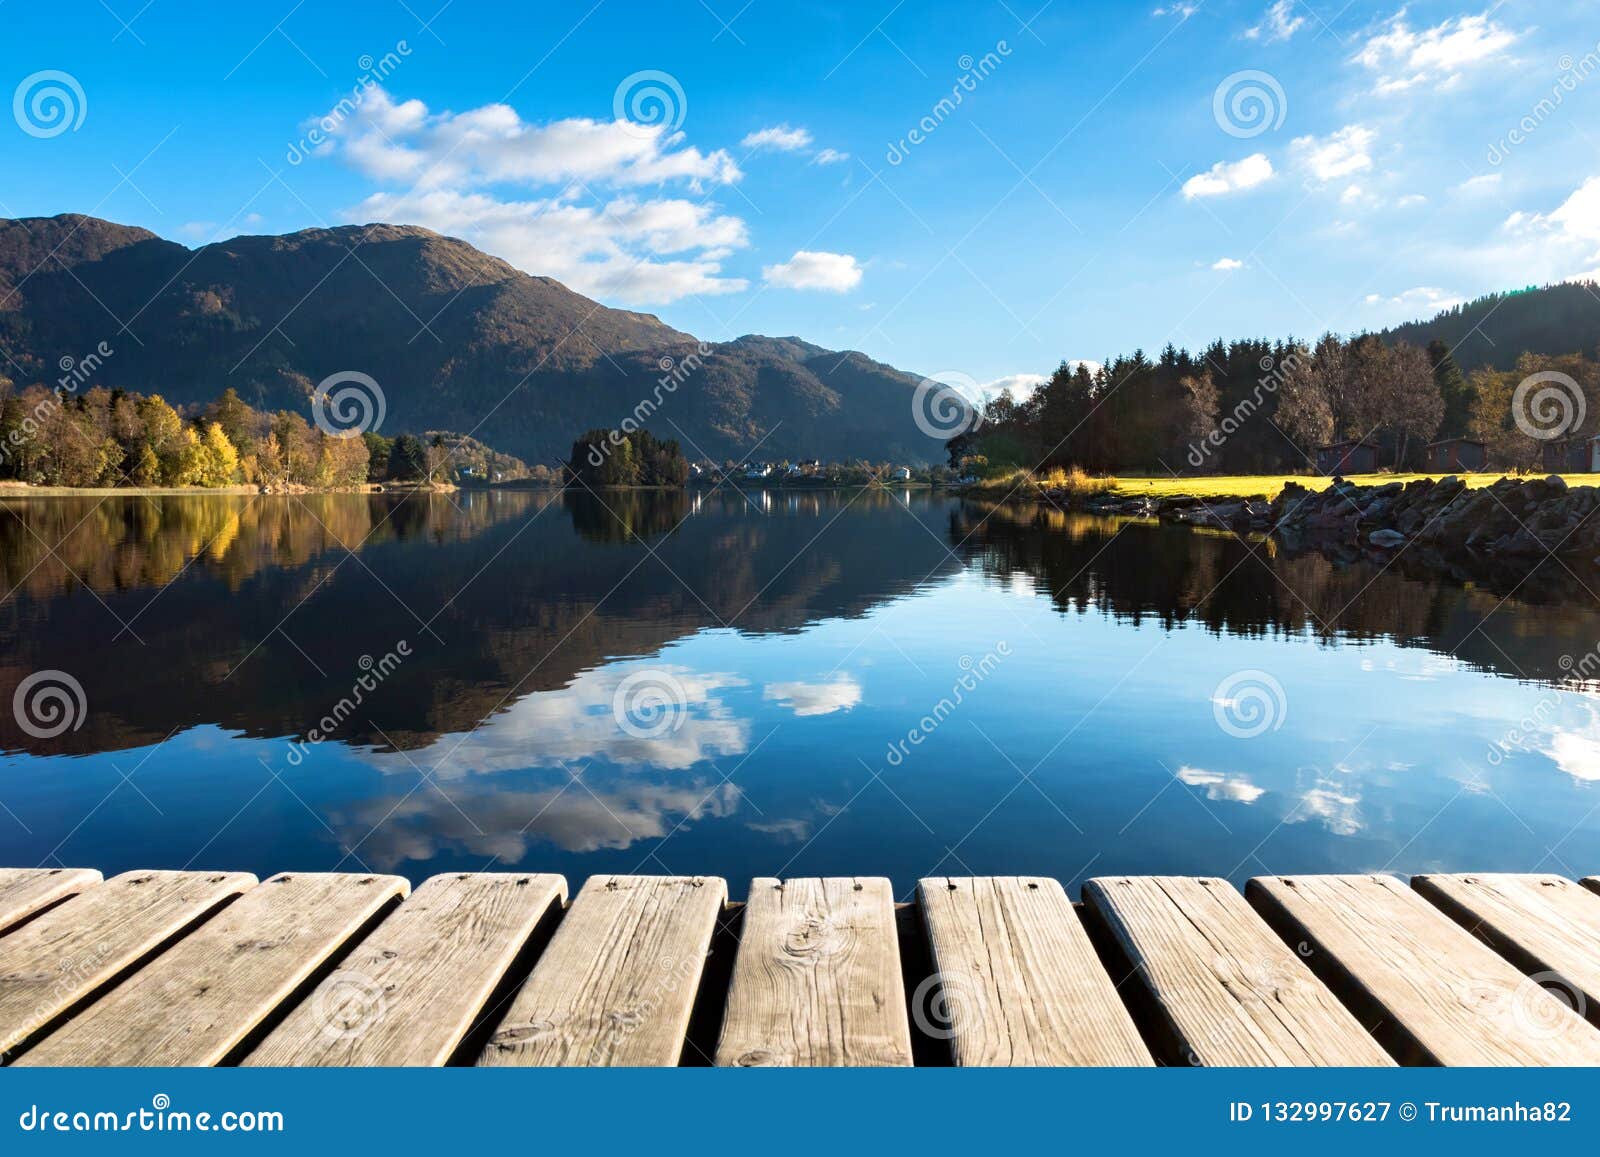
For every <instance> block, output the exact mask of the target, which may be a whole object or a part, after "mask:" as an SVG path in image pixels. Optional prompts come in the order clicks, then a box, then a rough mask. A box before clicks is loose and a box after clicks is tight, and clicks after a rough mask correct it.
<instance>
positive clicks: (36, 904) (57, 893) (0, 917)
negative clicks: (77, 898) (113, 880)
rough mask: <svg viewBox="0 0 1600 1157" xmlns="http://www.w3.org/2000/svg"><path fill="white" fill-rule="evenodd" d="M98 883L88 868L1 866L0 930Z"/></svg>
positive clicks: (95, 874)
mask: <svg viewBox="0 0 1600 1157" xmlns="http://www.w3.org/2000/svg"><path fill="white" fill-rule="evenodd" d="M99 882H100V873H99V872H96V871H94V870H93V869H91V868H0V932H3V931H4V930H5V929H7V928H10V927H11V926H12V925H13V924H15V923H17V922H18V921H19V920H26V919H27V918H28V917H29V916H32V915H33V914H34V913H35V912H38V911H41V910H43V909H45V908H48V907H50V905H52V904H54V903H55V902H56V901H57V900H64V899H65V898H66V897H68V896H72V895H76V894H77V893H79V892H81V891H83V890H84V889H85V888H87V887H88V886H89V885H90V884H98V883H99Z"/></svg>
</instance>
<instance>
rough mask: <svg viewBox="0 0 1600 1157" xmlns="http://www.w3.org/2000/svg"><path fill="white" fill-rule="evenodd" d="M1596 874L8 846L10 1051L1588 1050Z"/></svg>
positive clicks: (612, 1057)
mask: <svg viewBox="0 0 1600 1157" xmlns="http://www.w3.org/2000/svg"><path fill="white" fill-rule="evenodd" d="M1597 1025H1600V879H1597V878H1590V879H1587V880H1584V881H1583V882H1582V883H1581V884H1580V883H1575V882H1573V881H1571V880H1568V879H1565V878H1562V877H1559V876H1546V875H1456V876H1418V877H1416V878H1415V879H1414V880H1412V881H1411V882H1410V885H1409V886H1408V885H1407V883H1406V882H1405V881H1403V880H1401V879H1398V878H1396V877H1393V876H1383V875H1368V876H1284V877H1266V878H1260V879H1255V880H1252V881H1250V883H1249V885H1248V886H1247V887H1246V888H1245V890H1244V892H1243V893H1242V894H1241V893H1240V892H1239V891H1238V890H1237V889H1235V888H1234V887H1233V886H1232V885H1230V884H1229V883H1227V882H1226V881H1224V880H1220V879H1197V878H1188V877H1109V878H1100V879H1094V880H1090V881H1089V882H1088V883H1087V884H1086V885H1085V887H1084V891H1083V903H1082V904H1081V905H1075V904H1073V903H1072V902H1071V901H1070V900H1069V898H1068V896H1067V894H1066V892H1065V891H1064V890H1063V889H1062V887H1061V885H1060V884H1059V883H1057V882H1056V881H1055V880H1051V879H1043V878H1019V877H992V878H954V877H952V878H944V877H941V878H938V879H928V880H923V881H921V882H920V883H919V885H918V887H917V891H916V899H915V902H914V903H909V904H897V903H896V902H895V900H894V894H893V892H892V891H891V889H890V885H889V882H888V881H887V880H883V879H872V878H858V879H825V880H819V879H797V880H775V879H758V880H754V881H751V883H750V890H749V899H748V900H747V901H745V902H743V903H738V904H730V903H729V902H728V888H727V885H726V883H725V882H724V881H723V880H721V879H717V878H715V877H668V876H596V877H593V878H591V879H590V880H589V881H588V882H587V883H585V884H584V886H583V888H582V890H581V891H579V892H578V894H577V895H576V897H574V898H573V899H572V900H571V902H570V903H569V902H568V897H567V884H566V881H565V880H563V879H562V878H561V877H560V876H554V875H532V874H526V873H497V874H449V875H442V876H435V877H433V878H432V879H430V880H428V881H427V882H426V883H424V884H423V885H421V886H420V887H419V888H417V889H416V891H415V892H414V893H413V892H411V890H410V887H409V885H408V883H407V882H406V881H405V880H404V879H401V878H400V877H397V876H377V875H346V874H315V873H306V874H300V873H285V874H283V875H279V876H274V877H272V878H270V879H268V880H265V881H262V882H259V883H258V882H257V881H256V879H255V878H254V877H253V876H250V875H247V874H244V873H237V872H171V871H140V872H127V873H124V874H122V875H120V876H116V877H114V878H112V879H109V880H103V879H102V878H101V876H100V873H98V872H95V871H90V870H83V869H9V870H8V869H0V1056H3V1057H4V1059H5V1061H6V1063H8V1064H15V1065H235V1064H242V1065H445V1064H452V1065H462V1064H466V1065H471V1064H481V1065H580V1066H603V1065H648V1066H667V1065H710V1064H715V1065H876V1066H900V1065H913V1064H915V1065H949V1064H956V1065H1153V1064H1159V1065H1392V1064H1396V1063H1399V1064H1429V1065H1569V1064H1581V1065H1590V1064H1600V1028H1597V1027H1596V1026H1597Z"/></svg>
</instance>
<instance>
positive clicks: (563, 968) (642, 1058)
mask: <svg viewBox="0 0 1600 1157" xmlns="http://www.w3.org/2000/svg"><path fill="white" fill-rule="evenodd" d="M727 898H728V886H727V884H726V882H724V881H723V880H720V879H718V878H716V877H714V876H693V877H688V876H592V877H590V879H589V882H588V883H586V884H585V885H584V886H583V890H582V891H580V892H579V893H578V897H577V899H576V900H574V901H573V902H572V907H571V908H570V909H569V910H568V912H567V914H566V916H565V918H563V920H562V921H561V926H560V927H559V928H557V929H556V934H555V935H554V936H553V937H552V938H551V940H550V945H549V947H547V948H546V949H545V952H544V955H543V956H542V957H541V958H540V960H539V963H538V964H537V965H535V967H534V970H533V974H532V975H531V976H529V977H528V981H527V983H526V984H524V985H523V986H522V990H521V991H520V992H519V993H518V994H517V997H516V1000H514V1001H513V1002H512V1005H511V1009H510V1011H509V1012H508V1013H507V1014H506V1018H505V1020H503V1021H502V1022H501V1023H500V1026H499V1028H498V1029H496V1031H495V1033H494V1036H493V1037H492V1038H490V1041H489V1043H488V1045H487V1046H485V1048H484V1051H483V1055H482V1057H481V1058H480V1059H479V1062H478V1063H479V1064H485V1065H638V1066H663V1065H676V1064H677V1063H678V1058H679V1056H680V1054H681V1053H682V1051H683V1043H684V1033H685V1031H686V1030H687V1028H688V1025H689V1016H690V1013H691V1012H692V1011H693V1009H694V1000H695V994H696V993H697V991H698V990H699V986H700V974H701V972H702V970H703V969H704V967H705V958H706V951H707V948H708V947H709V945H710V943H711V934H712V932H713V931H714V930H715V928H716V922H717V914H718V912H719V911H721V909H722V905H723V904H724V903H725V902H726V900H727Z"/></svg>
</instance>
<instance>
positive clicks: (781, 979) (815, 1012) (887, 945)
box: [716, 877, 911, 1066]
mask: <svg viewBox="0 0 1600 1157" xmlns="http://www.w3.org/2000/svg"><path fill="white" fill-rule="evenodd" d="M716 1063H717V1064H719V1065H811V1066H815V1065H828V1066H841V1065H877V1066H890V1065H909V1064H910V1063H911V1029H910V1025H909V1023H908V1021H907V1019H906V994H905V985H904V984H903V982H902V981H901V977H900V944H899V941H898V939H897V937H896V932H895V918H894V892H893V890H892V888H891V887H890V884H889V881H888V880H885V879H875V878H866V877H863V878H857V879H831V880H788V881H779V880H775V879H758V880H753V881H751V883H750V902H749V904H747V905H746V907H745V914H744V926H743V930H742V932H741V933H740V936H739V953H738V956H737V958H736V960H735V963H734V969H733V981H732V984H731V986H730V988H729V991H728V1003H727V1011H726V1013H725V1015H724V1018H723V1022H722V1039H721V1040H720V1041H719V1042H718V1044H717V1055H716Z"/></svg>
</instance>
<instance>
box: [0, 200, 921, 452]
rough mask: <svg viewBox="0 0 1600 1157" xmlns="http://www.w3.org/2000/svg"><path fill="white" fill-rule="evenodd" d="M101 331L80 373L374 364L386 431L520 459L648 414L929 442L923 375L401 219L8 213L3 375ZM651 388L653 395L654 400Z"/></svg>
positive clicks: (233, 373) (123, 378)
mask: <svg viewBox="0 0 1600 1157" xmlns="http://www.w3.org/2000/svg"><path fill="white" fill-rule="evenodd" d="M101 342H105V343H106V344H107V345H108V346H109V347H110V349H111V351H112V352H111V354H110V355H109V356H106V357H105V358H104V359H103V364H102V365H100V366H99V367H98V368H97V370H96V372H95V374H94V375H93V378H92V381H93V383H94V384H98V385H104V386H108V387H118V386H120V387H124V388H126V389H130V390H138V391H142V392H156V393H160V394H163V395H164V396H165V397H166V398H167V400H168V401H169V402H173V403H174V404H192V403H203V402H209V401H211V400H212V399H214V398H215V397H217V395H218V394H220V393H221V392H222V391H223V390H224V389H226V388H228V387H229V386H232V387H233V388H234V389H236V390H237V391H238V392H239V394H240V396H241V397H243V398H244V399H245V400H246V401H248V402H249V403H250V404H251V405H253V406H256V407H258V408H267V409H292V410H295V411H297V412H299V413H301V414H303V415H304V414H308V413H309V406H310V401H309V400H310V397H311V394H312V391H313V390H314V389H315V387H316V384H317V383H318V382H320V381H321V380H322V379H324V378H326V377H328V376H329V375H332V374H335V373H339V372H341V371H358V372H360V373H364V374H367V375H370V376H371V377H372V378H373V379H375V380H376V381H377V382H378V384H379V386H380V388H381V389H382V391H383V395H384V404H385V407H386V417H385V420H384V422H383V426H382V432H384V433H387V434H394V433H399V432H414V433H419V432H421V431H423V430H429V429H442V430H460V431H463V432H466V433H471V434H472V435H473V436H474V437H476V438H478V439H480V440H481V441H484V442H487V443H489V444H490V445H492V446H494V447H495V448H496V449H499V450H504V451H506V452H508V453H512V454H515V455H517V456H519V457H522V458H525V459H527V460H529V461H544V462H551V461H555V460H558V459H560V458H563V457H565V455H566V453H567V451H568V450H569V449H570V447H571V443H572V439H573V438H574V437H575V436H576V435H578V434H579V433H581V432H583V431H585V430H589V429H592V428H596V427H605V428H614V427H616V426H618V425H619V424H620V423H621V422H622V421H623V419H625V418H627V417H629V416H631V415H634V414H635V411H636V407H638V406H639V404H640V402H641V401H644V400H647V399H648V400H649V402H650V405H651V406H652V407H655V408H656V412H655V413H654V414H653V415H651V416H650V417H648V418H647V420H646V422H647V424H648V425H649V426H650V428H651V429H652V431H653V432H655V433H657V434H659V435H660V436H662V437H668V438H678V439H679V440H680V441H682V442H683V444H684V450H685V452H686V453H687V454H688V455H689V456H690V457H692V458H698V457H709V458H713V459H717V460H721V459H723V458H728V457H733V458H739V457H742V456H743V455H745V454H746V453H748V452H750V451H751V450H753V449H754V450H756V451H757V452H758V453H759V455H760V456H761V457H763V458H786V457H787V458H796V457H802V456H803V457H808V458H809V457H820V458H830V459H841V460H843V459H852V458H871V459H874V460H882V459H886V458H887V459H897V460H910V461H936V460H940V459H942V458H943V456H944V454H943V446H942V443H941V442H940V441H939V440H937V439H933V438H928V437H926V436H925V435H923V434H922V433H921V432H920V431H919V430H918V429H917V427H916V425H915V424H914V422H913V420H912V394H913V392H914V390H915V388H916V386H917V384H918V382H919V381H920V379H919V378H918V377H916V376H915V375H912V374H908V373H904V372H902V371H900V370H897V369H894V368H893V367H891V366H887V365H884V364H883V363H881V362H876V361H873V360H872V359H871V358H868V357H866V356H865V355H863V354H860V353H855V352H838V351H833V350H826V349H823V348H822V347H821V346H816V345H812V344H811V343H809V342H804V341H801V340H800V339H798V338H767V337H756V336H749V337H742V338H739V339H737V340H735V341H731V342H721V343H707V344H706V346H705V348H704V350H703V351H702V349H701V347H700V344H699V343H698V342H697V340H696V339H695V338H694V337H693V336H692V335H690V334H687V333H683V332H682V331H680V330H676V329H673V328H672V327H671V326H669V325H666V324H664V323H663V322H662V321H661V320H660V319H659V318H656V317H654V316H652V315H650V314H645V313H634V312H631V311H628V310H620V309H611V308H608V307H606V306H603V305H601V304H599V303H598V302H595V301H591V300H590V299H588V298H586V297H584V296H582V295H581V294H577V293H574V292H572V291H571V290H570V289H568V288H567V287H566V286H564V285H562V284H561V283H560V282H557V281H554V280H552V279H551V278H548V277H531V276H529V275H527V274H525V273H522V272H521V271H519V270H517V269H514V268H513V267H512V266H510V265H508V264H506V263H505V262H504V261H501V260H500V259H498V258H496V257H491V256H489V255H488V254H486V253H483V252H481V251H479V250H477V249H475V248H473V247H472V246H471V245H468V244H467V243H465V242H463V241H458V240H454V239H452V238H449V237H442V236H440V235H439V234H437V233H433V232H431V231H430V230H427V229H422V228H418V227H415V226H409V225H384V224H374V225H363V226H346V227H340V228H333V229H308V230H305V231H304V232H300V233H293V234H289V235H287V236H282V237H272V236H263V237H235V238H233V239H232V240H229V241H223V242H218V243H216V244H212V245H206V246H203V247H201V248H199V249H193V250H191V249H188V248H187V247H185V246H183V245H179V244H177V243H175V242H172V241H166V240H163V239H162V238H160V237H157V236H156V235H155V234H153V233H150V232H148V231H147V230H144V229H137V228H131V227H128V226H124V225H117V224H114V223H112V222H109V221H102V220H98V219H96V218H93V217H85V216H79V215H71V214H69V215H64V216H59V217H49V218H38V217H35V218H23V219H18V220H4V219H0V348H3V349H4V351H5V352H6V354H7V355H8V359H9V360H8V361H7V362H6V363H3V365H0V374H3V375H4V376H7V377H10V378H12V379H13V380H14V381H15V382H16V384H17V385H18V386H22V385H26V384H29V383H30V382H33V381H44V382H50V381H54V380H56V379H57V378H58V377H59V375H60V373H61V371H60V370H59V369H58V368H57V367H58V366H60V365H62V364H63V360H64V359H67V358H72V359H81V358H83V357H85V356H86V355H88V354H90V353H92V352H94V351H95V350H96V349H97V348H98V346H99V344H100V343H101ZM658 399H659V406H657V405H656V403H657V400H658Z"/></svg>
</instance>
